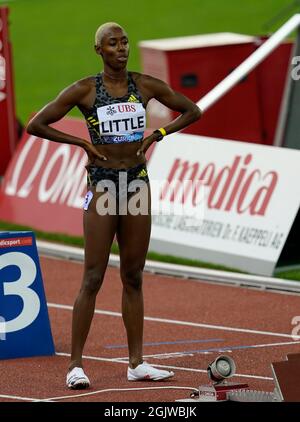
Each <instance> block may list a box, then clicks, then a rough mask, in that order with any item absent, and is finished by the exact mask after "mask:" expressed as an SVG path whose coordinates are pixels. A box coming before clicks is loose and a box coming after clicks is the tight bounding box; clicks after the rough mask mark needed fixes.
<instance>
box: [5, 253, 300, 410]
mask: <svg viewBox="0 0 300 422" xmlns="http://www.w3.org/2000/svg"><path fill="white" fill-rule="evenodd" d="M40 262H41V268H42V274H43V281H44V286H45V292H46V297H47V302H48V309H49V316H50V321H51V328H52V333H53V338H54V343H55V349H56V356H53V357H34V358H24V359H11V360H4V361H3V360H2V361H0V373H1V377H0V401H7V402H9V401H34V400H46V399H51V400H53V401H70V402H72V401H78V402H80V401H82V402H86V401H90V402H92V401H96V402H174V401H175V400H177V399H182V398H188V397H189V395H190V393H191V390H188V389H185V388H184V387H189V388H190V389H193V388H195V389H197V388H198V387H199V385H202V384H207V383H208V377H207V366H208V364H209V363H211V362H212V361H213V360H214V359H215V358H216V357H217V356H219V355H221V354H226V355H228V356H231V357H232V358H233V359H234V361H235V363H236V376H234V377H233V378H232V379H231V380H230V381H236V382H243V383H244V382H246V383H248V384H249V388H250V389H253V390H263V391H269V392H272V391H273V390H274V388H275V384H274V381H273V376H272V371H271V363H272V362H275V361H279V360H284V359H285V358H286V355H287V354H288V353H297V352H299V350H300V340H299V339H298V340H293V338H292V335H291V333H292V329H293V328H294V326H293V325H292V319H293V318H294V317H295V316H297V315H300V296H299V295H297V294H288V293H278V292H270V291H264V290H261V289H249V288H241V287H232V286H225V285H221V284H213V283H208V282H201V281H200V280H198V281H197V280H188V279H181V278H174V277H168V276H161V275H154V274H150V273H144V288H143V289H144V299H145V327H144V357H145V358H144V359H145V361H147V362H149V363H151V364H153V365H154V366H155V365H156V366H158V367H164V368H167V369H168V368H170V369H171V370H173V371H174V372H175V376H174V377H173V378H171V379H170V380H166V381H162V382H149V381H147V382H135V383H134V382H128V381H127V379H126V371H127V362H128V352H127V346H126V335H125V329H124V326H123V322H122V317H121V313H120V312H121V293H122V285H121V280H120V276H119V270H118V268H112V267H108V269H107V272H106V276H105V281H104V284H103V287H102V289H101V291H100V293H99V295H98V297H97V302H96V312H95V315H94V319H93V323H92V327H91V331H90V333H89V337H88V340H87V343H86V346H85V350H84V355H85V359H84V368H85V371H86V373H87V375H88V376H89V378H90V380H91V383H92V385H91V388H90V389H89V390H84V391H70V390H68V389H67V388H66V386H65V375H66V371H67V367H68V362H69V354H70V341H71V336H70V334H71V318H72V306H73V303H74V300H75V298H76V295H77V293H78V290H79V288H80V284H81V278H82V273H83V265H82V263H77V262H71V261H65V260H62V259H54V258H48V257H44V256H42V257H41V258H40Z"/></svg>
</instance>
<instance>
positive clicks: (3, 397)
mask: <svg viewBox="0 0 300 422" xmlns="http://www.w3.org/2000/svg"><path fill="white" fill-rule="evenodd" d="M0 399H11V400H23V401H36V400H39V399H37V398H35V399H34V398H32V397H20V396H10V395H7V394H0Z"/></svg>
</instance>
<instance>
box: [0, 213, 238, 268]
mask: <svg viewBox="0 0 300 422" xmlns="http://www.w3.org/2000/svg"><path fill="white" fill-rule="evenodd" d="M0 231H34V233H35V235H36V237H37V238H38V239H41V240H47V241H50V242H59V243H63V244H65V245H72V246H79V247H83V246H84V241H83V238H82V237H77V236H69V235H64V234H59V233H46V232H43V231H39V230H35V229H34V228H32V227H28V226H22V225H17V224H13V223H8V222H5V221H0ZM111 252H112V253H114V254H117V255H118V254H119V248H118V245H117V244H116V243H113V245H112V248H111ZM147 259H150V260H153V261H160V262H169V263H173V264H179V265H189V266H192V267H201V268H211V269H216V270H224V271H233V272H238V273H241V271H240V270H237V269H235V268H229V267H225V266H222V265H214V264H210V263H208V262H202V261H196V260H192V259H185V258H180V257H175V256H171V255H162V254H159V253H156V252H151V251H149V252H148V254H147Z"/></svg>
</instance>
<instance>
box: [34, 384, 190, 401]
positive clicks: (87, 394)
mask: <svg viewBox="0 0 300 422" xmlns="http://www.w3.org/2000/svg"><path fill="white" fill-rule="evenodd" d="M143 390H189V391H194V392H195V391H197V390H198V389H197V388H195V387H178V386H173V385H170V386H165V387H140V388H107V389H106V390H97V391H90V392H88V393H81V394H74V395H72V396H71V395H70V396H60V397H51V398H49V399H41V400H37V401H54V400H63V399H74V398H77V397H84V396H92V395H95V394H100V393H111V392H118V391H143Z"/></svg>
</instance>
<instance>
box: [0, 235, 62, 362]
mask: <svg viewBox="0 0 300 422" xmlns="http://www.w3.org/2000/svg"><path fill="white" fill-rule="evenodd" d="M53 354H55V350H54V344H53V338H52V333H51V328H50V322H49V316H48V309H47V303H46V298H45V292H44V285H43V279H42V274H41V269H40V262H39V256H38V252H37V247H36V242H35V235H34V233H33V232H0V359H10V358H18V357H29V356H48V355H53Z"/></svg>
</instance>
